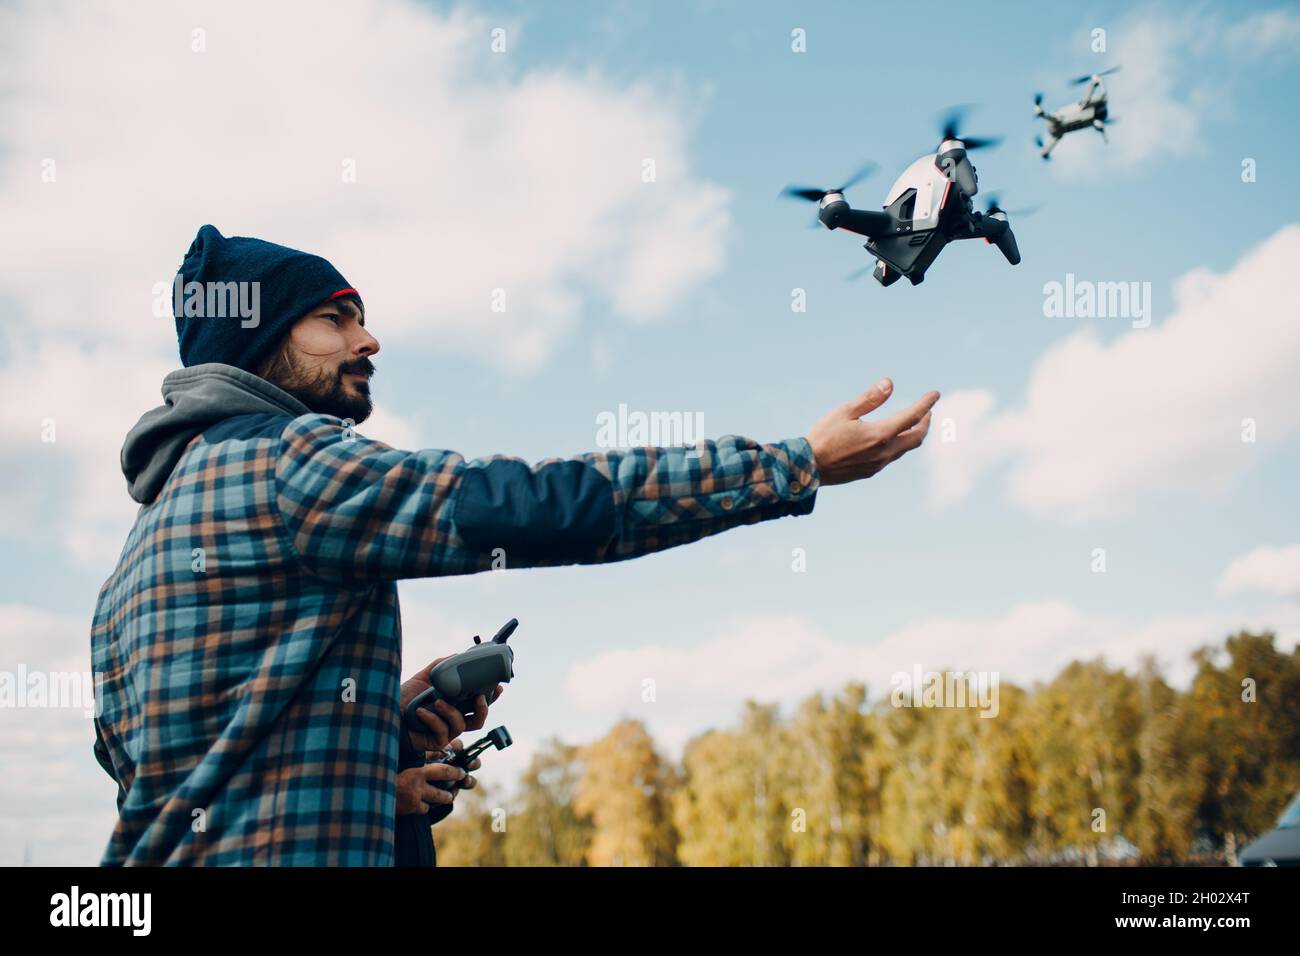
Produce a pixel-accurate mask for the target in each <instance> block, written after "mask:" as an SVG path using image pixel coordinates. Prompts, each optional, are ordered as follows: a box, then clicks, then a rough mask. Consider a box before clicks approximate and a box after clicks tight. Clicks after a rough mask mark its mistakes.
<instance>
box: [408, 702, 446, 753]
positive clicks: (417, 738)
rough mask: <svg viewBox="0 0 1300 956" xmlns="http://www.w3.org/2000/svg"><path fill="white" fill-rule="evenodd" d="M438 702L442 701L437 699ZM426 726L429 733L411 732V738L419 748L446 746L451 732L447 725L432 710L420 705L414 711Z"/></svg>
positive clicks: (432, 748)
mask: <svg viewBox="0 0 1300 956" xmlns="http://www.w3.org/2000/svg"><path fill="white" fill-rule="evenodd" d="M438 703H442V702H441V701H439V702H438ZM415 715H416V716H417V717H419V718H420V720H421V721H422V722H423V723H424V725H425V726H426V727H428V728H429V735H428V736H425V735H420V734H412V735H411V740H412V742H413V743H414V744H415V746H416V747H418V748H419V749H421V750H441V749H442V748H443V747H445V746H447V741H448V740H449V739H450V738H451V736H452V735H451V733H450V732H449V731H448V729H447V725H446V724H444V723H443V722H442V721H441V720H439V719H438V716H437V715H436V714H434V712H433V711H431V710H429V709H427V708H425V707H421V708H420V709H419V710H417V711H416V712H415Z"/></svg>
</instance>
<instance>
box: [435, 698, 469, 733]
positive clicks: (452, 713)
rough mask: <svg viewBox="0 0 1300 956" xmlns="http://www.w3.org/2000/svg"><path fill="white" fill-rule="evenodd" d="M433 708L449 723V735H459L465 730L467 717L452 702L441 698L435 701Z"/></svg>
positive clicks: (444, 721)
mask: <svg viewBox="0 0 1300 956" xmlns="http://www.w3.org/2000/svg"><path fill="white" fill-rule="evenodd" d="M433 709H434V710H436V711H437V712H438V716H440V717H441V718H442V720H443V723H445V724H446V725H447V737H459V736H460V735H461V734H463V733H464V732H465V717H464V715H463V714H462V713H461V712H460V711H459V710H457V709H456V708H455V707H453V706H451V704H449V703H447V702H446V701H445V700H440V701H437V702H436V703H434V705H433ZM444 739H446V738H444Z"/></svg>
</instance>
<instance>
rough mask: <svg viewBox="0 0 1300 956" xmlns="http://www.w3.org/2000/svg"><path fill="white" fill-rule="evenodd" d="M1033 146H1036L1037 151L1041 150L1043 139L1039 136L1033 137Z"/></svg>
mask: <svg viewBox="0 0 1300 956" xmlns="http://www.w3.org/2000/svg"><path fill="white" fill-rule="evenodd" d="M1034 145H1035V146H1037V147H1038V148H1039V149H1042V148H1043V137H1041V136H1035V137H1034Z"/></svg>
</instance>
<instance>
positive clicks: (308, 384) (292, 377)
mask: <svg viewBox="0 0 1300 956" xmlns="http://www.w3.org/2000/svg"><path fill="white" fill-rule="evenodd" d="M346 372H357V373H360V374H362V375H365V376H367V380H366V381H365V382H362V383H359V384H358V385H357V394H351V393H349V392H348V390H347V386H346V385H345V384H344V382H343V375H344V373H346ZM374 372H375V366H374V363H372V362H371V361H370V359H368V358H365V357H362V358H359V359H356V360H355V361H352V362H344V363H343V364H342V365H340V366H339V367H338V369H337V370H336V371H334V372H333V373H331V372H329V371H327V370H325V369H315V370H312V369H307V368H304V367H303V366H302V365H301V364H300V363H299V362H298V359H297V357H296V356H295V355H294V353H293V350H292V349H286V350H285V351H284V352H282V353H281V354H280V355H279V356H277V357H276V359H275V361H273V362H271V363H270V367H269V368H268V369H267V370H266V372H265V374H264V376H263V377H264V378H265V379H266V380H267V381H268V382H270V383H271V384H272V385H275V386H278V387H279V388H282V389H284V390H285V391H286V392H288V393H289V394H290V395H292V396H293V397H294V398H296V399H298V401H300V402H302V403H303V404H304V405H306V406H307V407H308V408H310V409H311V410H312V411H313V412H318V413H320V414H322V415H333V416H335V417H336V418H344V419H351V421H352V423H353V424H354V425H360V424H361V423H362V422H364V421H365V420H366V419H367V418H369V417H370V413H371V412H372V411H373V410H374V403H373V402H372V401H371V399H370V381H369V376H371V375H373V374H374Z"/></svg>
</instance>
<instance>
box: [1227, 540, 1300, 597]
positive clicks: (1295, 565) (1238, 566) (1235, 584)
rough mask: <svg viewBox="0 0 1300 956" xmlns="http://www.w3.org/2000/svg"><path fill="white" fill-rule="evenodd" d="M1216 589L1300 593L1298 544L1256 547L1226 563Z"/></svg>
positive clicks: (1235, 591) (1233, 591)
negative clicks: (1278, 546) (1226, 565)
mask: <svg viewBox="0 0 1300 956" xmlns="http://www.w3.org/2000/svg"><path fill="white" fill-rule="evenodd" d="M1215 590H1216V591H1218V593H1219V594H1236V593H1239V592H1242V591H1262V592H1264V593H1266V594H1277V595H1283V596H1290V595H1297V594H1300V544H1293V545H1288V546H1286V547H1281V548H1270V547H1263V548H1256V549H1255V550H1254V551H1251V552H1250V553H1249V554H1244V555H1242V556H1241V557H1239V558H1237V559H1235V560H1234V561H1233V562H1232V563H1231V564H1229V565H1228V567H1227V570H1225V571H1224V572H1223V576H1222V577H1220V578H1219V582H1218V584H1216V585H1215Z"/></svg>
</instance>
